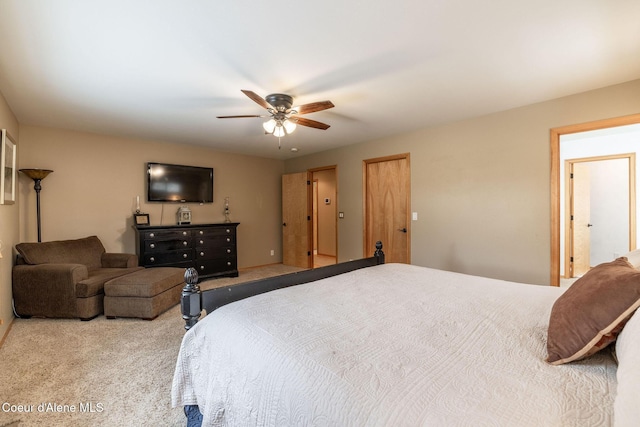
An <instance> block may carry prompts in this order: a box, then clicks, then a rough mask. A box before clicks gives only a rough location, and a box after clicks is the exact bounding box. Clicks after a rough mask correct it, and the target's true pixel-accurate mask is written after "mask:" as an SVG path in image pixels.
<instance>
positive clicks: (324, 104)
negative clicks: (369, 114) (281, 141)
mask: <svg viewBox="0 0 640 427" xmlns="http://www.w3.org/2000/svg"><path fill="white" fill-rule="evenodd" d="M242 93H244V94H245V95H247V96H248V97H249V98H251V99H252V100H253V101H254V102H255V103H256V104H258V105H260V106H261V107H262V108H264V109H266V110H267V111H268V112H269V114H270V115H269V116H258V115H244V116H217V117H218V118H219V119H236V118H250V117H270V119H269V120H267V121H266V122H264V123H263V124H262V126H263V128H264V131H265V133H270V134H272V135H273V136H277V137H278V138H280V137H283V136H285V135H288V134H290V133H291V132H293V131H294V130H295V128H296V125H301V126H307V127H311V128H315V129H322V130H326V129H329V125H328V124H326V123H321V122H318V121H316V120H311V119H307V118H305V117H300V116H301V115H304V114H309V113H315V112H316V111H322V110H327V109H329V108H333V107H335V106H334V105H333V103H332V102H331V101H319V102H312V103H310V104H304V105H300V106H297V107H293V97H292V96H291V95H286V94H284V93H272V94H270V95H267V96H266V97H265V98H262V97H261V96H260V95H258V94H256V93H255V92H252V91H250V90H243V91H242Z"/></svg>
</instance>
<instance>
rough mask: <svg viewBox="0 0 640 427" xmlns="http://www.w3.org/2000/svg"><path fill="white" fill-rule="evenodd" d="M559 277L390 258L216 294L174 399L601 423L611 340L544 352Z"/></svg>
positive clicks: (254, 412)
mask: <svg viewBox="0 0 640 427" xmlns="http://www.w3.org/2000/svg"><path fill="white" fill-rule="evenodd" d="M561 292H562V290H561V289H558V288H553V287H547V286H536V285H523V284H517V283H512V282H505V281H499V280H493V279H486V278H479V277H474V276H468V275H462V274H456V273H450V272H444V271H440V270H433V269H428V268H423V267H416V266H409V265H400V264H386V265H381V266H377V267H371V268H366V269H363V270H357V271H354V272H351V273H347V274H344V275H341V276H339V277H334V278H329V279H325V280H321V281H318V282H313V283H309V284H305V285H299V286H294V287H291V288H287V289H282V290H278V291H274V292H270V293H267V294H263V295H259V296H256V297H253V298H249V299H246V300H243V301H239V302H236V303H233V304H229V305H227V306H224V307H222V308H220V309H218V310H216V311H215V312H213V313H211V314H209V315H208V316H206V317H205V318H204V319H203V320H202V321H200V322H199V323H198V324H197V325H196V326H195V327H194V328H192V329H191V330H190V331H189V332H188V333H187V334H186V335H185V337H184V341H183V343H182V347H181V350H180V355H179V358H178V362H177V365H176V371H175V376H174V380H173V391H172V400H173V405H174V406H180V405H193V404H196V405H199V407H200V410H201V412H202V413H203V414H204V423H203V425H214V426H218V425H220V426H222V425H224V426H278V427H282V426H331V427H336V426H438V427H442V426H509V427H514V426H563V427H566V426H580V427H584V426H608V425H611V424H612V407H613V400H614V397H615V390H616V382H615V381H616V379H615V378H616V365H615V363H614V361H613V359H612V357H611V356H610V355H609V354H608V352H604V353H603V354H599V355H596V356H594V357H591V358H589V359H587V360H584V361H581V362H576V363H572V364H570V365H563V366H551V365H549V364H547V363H545V362H544V358H545V357H546V331H547V323H548V319H549V313H550V310H551V306H552V305H553V302H554V301H555V299H556V298H557V297H558V296H559V295H560V293H561Z"/></svg>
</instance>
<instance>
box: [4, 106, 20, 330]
mask: <svg viewBox="0 0 640 427" xmlns="http://www.w3.org/2000/svg"><path fill="white" fill-rule="evenodd" d="M18 126H19V125H18V121H17V120H16V117H15V116H14V114H13V112H12V111H11V109H10V108H9V105H8V104H7V102H6V100H5V99H4V97H3V96H2V94H0V128H1V129H7V131H8V132H9V134H11V136H12V137H13V139H14V140H15V143H16V147H17V148H18V151H17V154H18V158H19V156H20V139H19V133H18V131H19V129H18ZM16 197H19V196H18V195H16ZM18 206H19V205H18V203H16V204H12V205H0V242H2V248H1V249H0V253H1V254H2V259H0V323H2V324H1V325H0V342H1V341H2V339H3V337H4V336H5V335H6V333H7V330H8V328H9V325H10V324H11V321H12V320H13V310H12V308H11V268H12V267H13V256H12V248H13V246H14V245H15V244H16V243H18V242H19V235H18V224H19V219H20V216H19V213H18Z"/></svg>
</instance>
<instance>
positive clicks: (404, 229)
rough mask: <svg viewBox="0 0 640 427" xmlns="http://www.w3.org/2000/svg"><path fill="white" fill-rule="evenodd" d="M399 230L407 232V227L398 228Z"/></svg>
mask: <svg viewBox="0 0 640 427" xmlns="http://www.w3.org/2000/svg"><path fill="white" fill-rule="evenodd" d="M398 231H402V232H403V233H406V232H407V227H403V228H398Z"/></svg>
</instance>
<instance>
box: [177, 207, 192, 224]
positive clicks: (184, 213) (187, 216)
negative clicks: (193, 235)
mask: <svg viewBox="0 0 640 427" xmlns="http://www.w3.org/2000/svg"><path fill="white" fill-rule="evenodd" d="M176 224H178V225H182V224H191V209H189V206H180V207H179V208H178V211H177V212H176Z"/></svg>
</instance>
